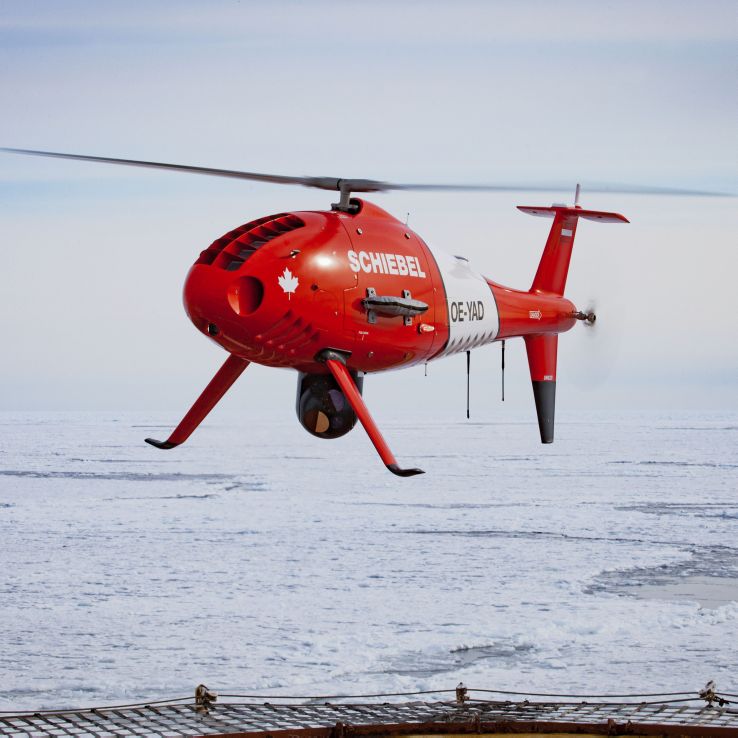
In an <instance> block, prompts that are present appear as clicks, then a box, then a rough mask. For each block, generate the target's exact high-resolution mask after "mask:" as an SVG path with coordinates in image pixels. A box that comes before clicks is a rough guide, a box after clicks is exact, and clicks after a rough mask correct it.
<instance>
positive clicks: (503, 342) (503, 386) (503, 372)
mask: <svg viewBox="0 0 738 738" xmlns="http://www.w3.org/2000/svg"><path fill="white" fill-rule="evenodd" d="M502 401H503V402H505V340H504V339H503V340H502Z"/></svg>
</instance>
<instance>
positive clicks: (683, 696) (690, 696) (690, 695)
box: [0, 687, 738, 716]
mask: <svg viewBox="0 0 738 738" xmlns="http://www.w3.org/2000/svg"><path fill="white" fill-rule="evenodd" d="M454 692H455V690H453V689H425V690H418V691H416V692H379V693H373V694H322V695H275V694H270V695H264V694H237V693H222V692H221V693H219V696H220V697H228V698H236V699H249V700H265V701H270V700H298V701H301V702H307V701H311V702H312V701H318V700H321V701H327V700H337V699H368V698H377V697H416V696H419V695H424V694H454ZM468 692H480V693H484V694H500V695H513V696H516V697H556V698H561V697H564V698H570V699H614V698H626V699H638V698H640V697H675V698H677V699H669V700H653V701H648V702H646V701H640V702H621V703H618V702H613V703H606V704H612V705H618V704H621V705H634V704H640V705H666V704H672V703H676V702H691V701H699V702H701V701H704V699H703V698H701V697H697V696H695V694H694V692H646V693H643V694H564V693H559V692H513V691H508V690H502V689H474V688H471V687H469V688H468ZM719 696H720V697H735V698H738V694H732V693H730V692H722V693H720V695H719ZM468 699H469V701H472V702H478V703H490V702H492V700H484V699H474V698H468ZM181 702H192V697H191V696H187V697H173V698H171V699H162V700H147V701H146V702H129V703H126V704H116V705H102V706H100V705H98V706H96V707H78V708H69V709H67V710H65V709H50V710H27V711H21V712H18V711H17V710H0V715H18V716H27V715H69V714H75V713H82V712H102V711H105V710H117V709H123V708H129V707H130V708H135V707H149V706H151V705H172V706H174V705H176V704H177V703H181ZM453 704H456V702H455V701H454V702H453ZM569 704H576V703H569Z"/></svg>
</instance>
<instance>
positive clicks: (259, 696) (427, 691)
mask: <svg viewBox="0 0 738 738" xmlns="http://www.w3.org/2000/svg"><path fill="white" fill-rule="evenodd" d="M454 691H455V690H453V689H425V690H422V691H419V692H382V693H380V694H316V695H311V696H306V695H286V694H224V693H223V692H219V693H218V694H219V695H220V696H221V697H238V698H240V699H248V700H349V699H365V698H367V697H414V696H416V695H419V694H453V693H454Z"/></svg>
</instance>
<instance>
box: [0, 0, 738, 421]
mask: <svg viewBox="0 0 738 738" xmlns="http://www.w3.org/2000/svg"><path fill="white" fill-rule="evenodd" d="M737 18H738V13H736V6H735V2H670V3H664V2H632V3H629V2H618V3H607V4H606V3H591V2H558V3H550V2H514V3H513V2H506V3H502V2H479V3H470V2H454V3H449V2H443V3H440V2H439V3H434V2H404V3H403V2H386V3H384V2H340V3H338V2H336V3H303V2H272V3H250V2H246V1H245V0H244V1H243V2H225V1H223V2H207V3H204V2H200V3H188V2H176V3H174V2H172V3H166V2H160V3H144V2H139V3H135V2H130V0H129V1H128V2H120V3H115V2H108V3H99V2H64V3H58V2H33V3H28V2H14V1H13V0H3V2H1V3H0V110H2V116H0V146H14V147H26V148H42V149H43V148H45V149H52V150H59V151H71V152H82V153H90V154H97V155H103V156H105V155H107V156H121V157H131V158H141V159H146V158H149V159H156V160H160V161H172V162H180V163H191V164H199V165H209V166H216V167H225V168H237V169H239V168H240V169H250V170H253V171H273V172H277V173H288V174H316V175H323V174H325V175H335V176H358V177H374V178H381V179H395V180H400V181H403V180H404V181H446V180H449V181H471V182H494V181H506V182H509V181H514V182H530V183H532V184H537V183H541V182H544V183H545V182H566V183H571V186H572V189H573V187H574V184H575V183H576V182H577V181H583V182H585V183H586V182H596V181H610V182H625V183H631V184H649V185H663V186H670V187H689V188H704V189H712V190H716V191H730V192H736V191H738V167H737V165H738V134H737V131H738V101H737V96H736V92H735V90H736V78H737V72H738V61H737V60H738V53H737V52H738V46H737V44H736V40H737V37H738V28H737V26H738V20H737ZM374 199H375V200H376V201H377V202H378V204H380V205H381V206H382V207H385V208H387V209H388V210H390V211H391V212H393V213H395V214H396V215H398V216H399V217H402V218H404V217H405V215H406V213H408V212H409V213H410V225H411V227H413V228H414V229H415V230H416V231H418V232H419V233H420V234H421V235H422V236H423V237H424V238H425V239H426V240H427V241H430V242H432V243H433V244H434V245H436V246H438V247H441V248H445V249H447V250H449V251H451V252H452V253H462V254H465V255H466V256H468V257H469V258H470V259H471V260H472V262H473V263H475V265H476V266H477V268H479V269H480V270H481V271H482V272H483V273H485V274H486V275H487V276H489V277H491V278H493V279H495V280H496V281H499V282H503V283H506V284H509V285H511V286H514V287H526V288H527V287H528V286H529V284H530V280H531V278H532V275H533V273H534V272H535V268H536V265H537V262H538V258H539V256H540V251H541V249H542V247H543V244H544V242H545V239H546V235H547V227H548V224H547V222H546V221H543V220H540V219H536V218H529V217H526V216H524V215H522V214H520V213H518V212H517V211H516V210H515V207H514V206H515V205H516V204H530V205H544V204H548V203H549V202H550V201H551V200H552V199H553V200H557V201H560V200H561V199H562V195H554V194H551V195H548V194H544V195H541V194H531V195H525V194H521V195H509V194H505V195H498V194H484V195H468V194H452V193H447V194H417V193H416V194H405V193H400V194H391V195H378V196H376V197H375V198H374ZM569 199H571V197H570V198H569ZM330 202H331V195H330V194H325V193H321V192H313V191H310V190H305V189H301V188H294V187H282V188H280V187H276V186H271V185H261V184H251V183H240V182H230V181H220V180H216V179H208V178H203V177H186V176H183V175H176V174H163V173H157V172H147V171H140V172H139V171H134V170H127V169H120V168H115V167H103V166H95V165H91V164H82V163H72V162H62V161H55V160H36V159H30V158H28V159H27V158H21V157H12V156H8V155H4V156H2V157H1V158H0V246H1V248H2V258H3V267H2V269H0V310H1V311H2V316H3V336H2V348H1V349H0V351H1V352H2V362H1V363H0V379H1V380H2V381H1V382H0V409H21V410H23V409H77V408H79V409H88V408H91V409H111V410H114V409H147V408H150V409H152V410H166V411H171V412H172V419H173V421H176V420H178V419H179V416H180V415H181V414H182V413H183V412H184V411H185V410H186V409H187V407H189V405H190V403H191V402H192V401H193V400H194V399H195V397H196V396H197V394H198V393H199V392H200V390H201V389H202V388H203V387H204V385H205V384H206V382H207V381H208V380H209V378H210V376H211V375H212V374H213V373H214V372H215V370H216V369H217V367H218V366H219V365H220V363H221V362H222V360H223V358H224V355H223V353H222V351H220V350H219V349H218V348H217V347H215V346H213V345H212V344H210V343H209V342H208V341H207V340H206V339H204V338H203V337H202V336H201V335H200V334H199V333H198V332H197V331H196V330H195V328H194V327H193V326H192V325H191V324H190V323H189V321H188V319H187V317H186V316H185V314H184V312H183V310H182V305H181V287H182V282H183V279H184V276H185V274H186V272H187V269H188V268H189V265H190V264H191V262H192V261H193V260H194V259H195V258H196V256H197V254H198V253H199V252H200V250H202V249H203V248H204V247H205V246H207V245H208V244H209V243H210V242H211V241H212V240H214V239H215V238H217V237H218V236H220V235H221V234H222V233H224V232H225V231H227V230H229V229H231V228H233V227H235V226H236V225H239V224H240V223H243V222H246V221H248V220H250V219H252V218H254V217H258V216H260V215H264V214H267V213H270V212H278V211H283V210H287V209H298V210H299V209H321V208H325V207H327V206H328V205H329V203H330ZM583 202H584V204H585V205H588V206H592V207H597V208H603V209H612V210H615V211H619V212H622V213H623V214H625V215H626V216H627V217H628V218H629V219H631V221H632V223H631V224H630V225H603V224H592V223H583V224H581V226H580V228H579V230H578V232H577V243H576V246H575V252H574V257H573V260H572V269H571V272H570V280H569V285H568V289H567V294H568V296H570V297H571V298H572V299H573V300H574V301H575V302H576V303H577V304H578V305H580V306H581V307H587V306H588V305H589V304H590V301H591V300H592V299H595V300H596V304H597V311H598V314H599V317H600V320H599V321H598V329H597V330H596V331H594V332H588V331H586V330H584V329H583V328H582V327H581V326H576V327H575V329H574V330H572V331H571V333H570V334H568V335H565V336H564V337H563V338H562V340H561V343H560V350H559V356H560V368H559V401H558V406H557V410H558V411H559V417H562V416H561V414H562V413H563V414H564V417H569V418H575V417H576V413H577V412H583V411H584V410H593V411H598V410H601V409H605V410H607V409H623V410H631V409H632V410H637V409H651V408H659V409H663V408H672V409H674V410H679V409H682V408H686V409H693V410H700V409H704V410H708V411H714V410H721V409H724V410H736V409H738V329H737V328H736V304H735V303H736V293H735V275H736V272H737V268H738V255H737V248H736V247H737V246H738V235H737V234H738V201H737V200H735V199H732V200H731V199H728V198H694V197H684V198H666V197H655V196H647V197H634V196H625V195H595V194H587V191H586V188H585V190H584V195H583ZM508 348H509V361H508V368H509V373H508V387H509V391H508V402H507V403H506V406H505V408H504V412H505V413H508V414H512V413H515V412H516V411H520V412H522V413H527V414H532V413H533V403H532V397H531V391H530V387H529V379H528V374H527V365H526V362H525V352H524V348H523V345H522V342H520V341H517V342H510V343H509V344H508ZM472 361H473V367H474V375H473V383H474V384H473V387H474V391H473V397H474V399H475V403H476V405H475V407H476V413H477V417H482V418H494V417H500V416H501V415H500V414H501V413H502V412H503V409H501V408H500V407H499V403H497V396H498V391H499V370H498V363H499V348H498V347H497V346H494V347H487V348H484V349H481V350H479V351H477V352H475V354H474V356H473V359H472ZM463 372H464V360H463V357H453V358H450V359H446V360H444V361H441V362H439V363H438V364H432V365H431V366H430V368H429V377H428V379H424V380H422V381H420V380H421V378H422V369H412V370H408V371H406V372H393V373H390V374H387V375H385V376H382V377H371V378H369V379H368V380H367V383H366V389H367V390H368V391H367V393H366V394H367V399H368V400H369V402H370V405H372V407H375V408H376V409H377V411H378V412H380V413H382V414H384V415H385V416H387V417H388V416H391V415H392V414H393V413H394V414H397V413H399V414H402V415H409V414H413V413H421V412H422V413H429V412H435V413H436V414H437V415H438V416H439V417H444V416H448V417H454V418H456V416H457V415H459V414H460V413H461V412H462V411H463V402H464V399H463V397H464V395H463V382H464V374H463ZM294 384H295V378H294V375H292V374H291V373H288V372H279V371H272V370H266V369H262V368H258V367H253V368H250V369H249V370H248V371H247V373H246V374H245V375H244V376H243V377H242V378H241V380H240V381H239V383H238V386H237V387H235V388H234V390H233V392H232V395H229V396H228V397H227V398H226V400H225V401H224V403H223V404H224V405H227V406H228V407H229V408H230V410H231V411H237V412H243V413H244V414H245V415H251V414H252V411H253V412H254V413H256V412H264V411H265V409H268V408H271V409H272V415H273V416H275V417H281V416H284V417H288V416H289V415H290V414H291V413H292V412H293V402H294ZM502 417H504V416H502Z"/></svg>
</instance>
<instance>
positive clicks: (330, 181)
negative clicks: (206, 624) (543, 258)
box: [0, 147, 735, 197]
mask: <svg viewBox="0 0 738 738" xmlns="http://www.w3.org/2000/svg"><path fill="white" fill-rule="evenodd" d="M0 151H2V152H5V153H7V154H27V155H30V156H48V157H52V158H55V159H72V160H75V161H89V162H95V163H98V164H122V165H123V166H129V167H141V168H144V169H161V170H164V171H170V172H184V173H186V174H206V175H209V176H211V177H226V178H229V179H246V180H252V181H256V182H269V183H271V184H287V185H301V186H303V187H313V188H316V189H319V190H337V191H343V192H389V191H398V190H413V191H417V192H572V191H573V190H574V188H573V187H572V185H570V184H561V183H550V184H541V183H537V184H526V183H522V184H517V183H515V184H514V183H510V184H505V183H500V184H465V183H459V184H453V183H450V184H422V183H415V184H403V183H396V182H383V181H381V180H376V179H348V178H342V177H295V176H290V175H285V174H264V173H260V172H244V171H241V170H238V169H215V168H212V167H196V166H191V165H188V164H167V163H164V162H158V161H142V160H139V159H115V158H112V157H108V156H88V155H86V154H64V153H60V152H57V151H37V150H35V149H11V148H3V147H0ZM583 189H584V190H585V191H587V192H605V193H617V194H627V195H693V196H695V195H696V196H701V197H735V194H733V193H726V192H708V191H705V190H684V189H676V188H671V187H646V186H641V185H624V184H610V183H592V184H591V185H588V184H587V183H585V184H584V186H583Z"/></svg>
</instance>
